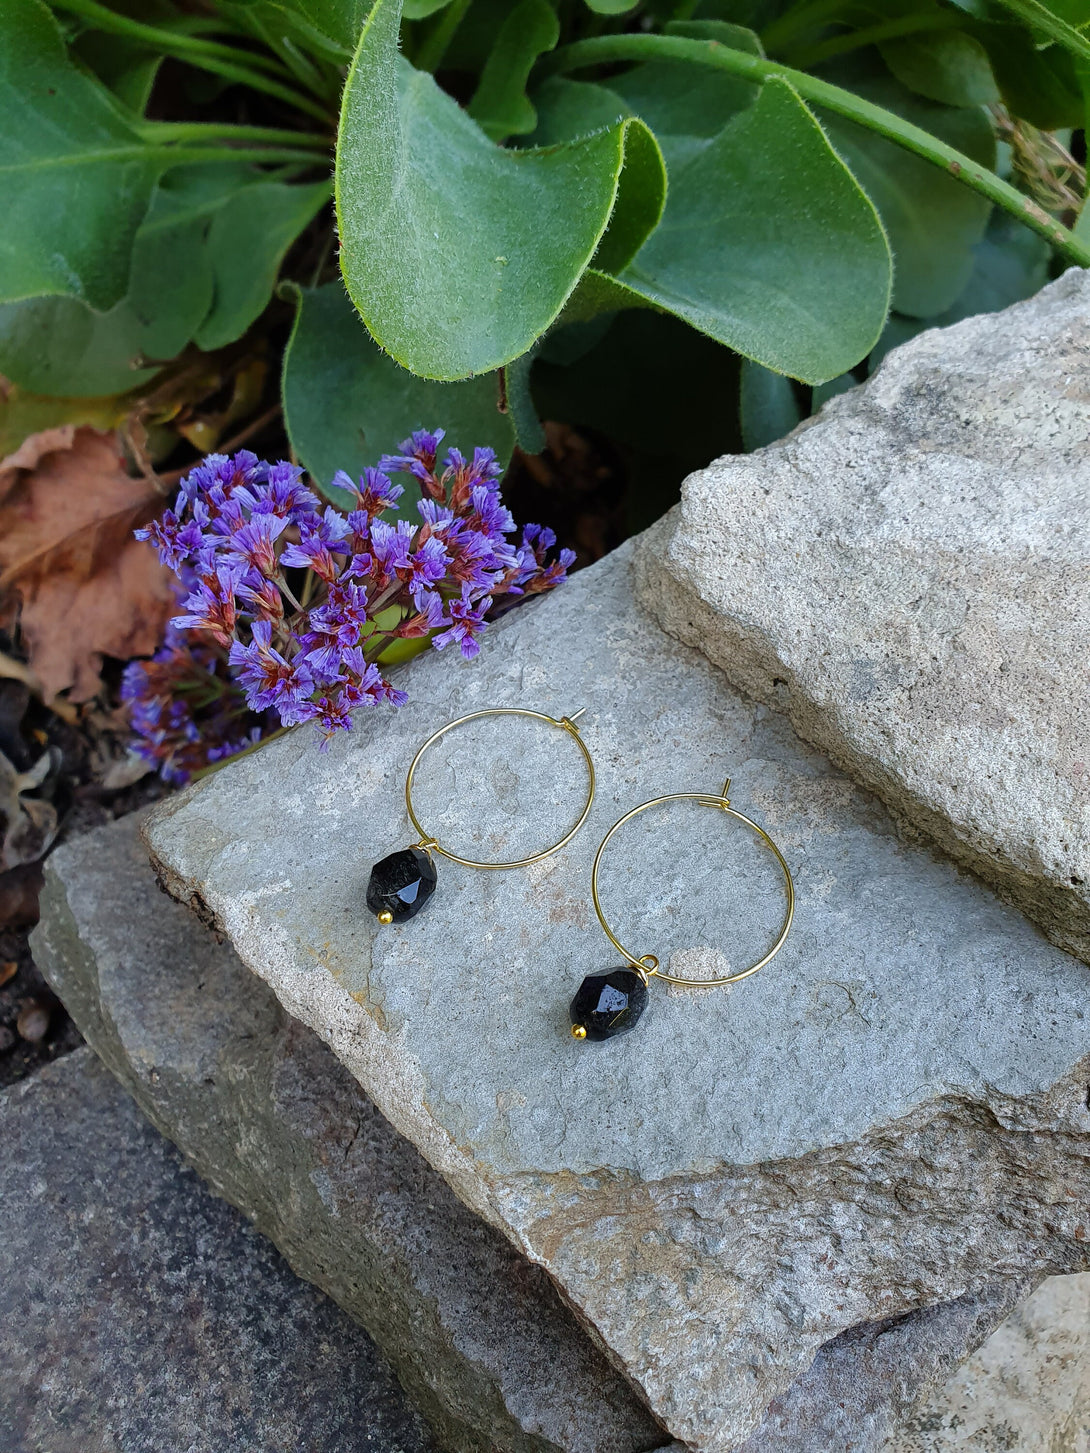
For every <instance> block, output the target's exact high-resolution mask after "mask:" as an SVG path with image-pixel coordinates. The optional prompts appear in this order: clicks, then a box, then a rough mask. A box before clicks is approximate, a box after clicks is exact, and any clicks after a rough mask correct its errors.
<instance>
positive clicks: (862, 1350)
mask: <svg viewBox="0 0 1090 1453" xmlns="http://www.w3.org/2000/svg"><path fill="white" fill-rule="evenodd" d="M42 907H43V917H42V922H41V926H40V927H39V929H38V930H37V932H36V933H35V935H34V951H35V953H36V955H37V957H38V960H39V962H40V963H41V965H42V966H43V967H44V968H45V970H46V971H47V973H48V975H49V977H50V979H51V981H52V982H53V984H54V985H55V986H56V987H57V989H58V990H59V991H60V992H61V993H63V995H64V997H65V999H66V1001H67V1002H68V1004H69V1005H70V1006H71V1007H72V1009H73V1012H74V1013H75V1014H76V1016H77V1018H78V1019H79V1022H80V1024H81V1025H82V1026H83V1029H84V1031H85V1032H86V1034H87V1036H88V1038H89V1039H90V1041H91V1043H92V1045H93V1047H94V1048H95V1050H96V1051H97V1053H98V1054H100V1055H101V1056H102V1057H103V1058H104V1060H105V1061H106V1062H107V1064H108V1065H109V1066H110V1067H111V1068H112V1069H113V1071H114V1073H115V1074H116V1075H117V1076H118V1078H119V1079H120V1080H121V1081H122V1083H123V1084H125V1086H126V1087H127V1088H128V1089H130V1091H131V1092H132V1093H133V1095H134V1096H135V1097H136V1099H137V1101H138V1102H139V1103H140V1105H141V1106H142V1107H143V1108H144V1109H145V1110H146V1111H147V1113H148V1114H149V1115H150V1116H151V1118H152V1119H153V1120H154V1122H155V1123H156V1124H157V1125H158V1126H159V1127H160V1129H162V1130H163V1131H165V1132H166V1133H167V1134H168V1135H169V1136H170V1137H171V1138H172V1139H173V1140H175V1141H176V1142H177V1143H178V1144H179V1145H180V1146H182V1148H183V1149H184V1150H185V1151H186V1153H187V1155H188V1157H189V1159H190V1160H191V1161H192V1163H193V1164H195V1165H196V1166H197V1168H198V1169H199V1170H200V1172H201V1173H202V1174H203V1175H204V1176H205V1177H206V1178H207V1179H208V1180H210V1181H211V1182H212V1183H213V1184H214V1185H216V1186H217V1187H218V1188H219V1189H220V1190H221V1191H222V1192H223V1193H224V1194H225V1195H227V1196H228V1197H229V1198H230V1199H231V1200H233V1201H234V1202H235V1204H236V1205H238V1206H240V1207H241V1208H242V1209H243V1210H245V1211H246V1212H247V1214H249V1215H250V1216H252V1217H253V1218H254V1220H255V1221H256V1222H257V1224H258V1225H259V1226H260V1227H261V1228H262V1229H264V1230H265V1231H266V1232H267V1233H268V1234H270V1235H271V1236H272V1237H274V1238H275V1240H276V1242H277V1244H278V1245H279V1246H280V1247H281V1249H282V1250H284V1251H285V1252H286V1254H287V1255H288V1256H289V1257H290V1259H291V1261H292V1264H293V1265H294V1266H295V1267H296V1268H297V1269H298V1270H299V1271H300V1272H302V1273H303V1274H304V1275H306V1276H307V1277H308V1278H310V1279H311V1280H313V1281H316V1282H317V1283H319V1284H320V1285H321V1286H322V1287H323V1288H324V1289H325V1290H326V1291H328V1292H329V1293H330V1294H331V1295H333V1296H334V1297H335V1298H336V1299H337V1300H338V1301H339V1302H340V1303H341V1304H342V1305H343V1306H344V1307H346V1308H347V1309H348V1310H350V1311H351V1312H353V1313H354V1314H355V1315H357V1316H358V1317H360V1318H361V1320H362V1321H364V1323H365V1324H366V1325H367V1326H368V1327H369V1328H371V1329H373V1331H374V1334H375V1336H376V1339H377V1340H378V1342H379V1344H380V1346H381V1347H382V1348H383V1349H384V1350H386V1351H387V1352H388V1354H389V1355H390V1357H391V1359H392V1360H393V1362H394V1365H395V1367H396V1368H397V1369H398V1372H399V1374H400V1376H401V1377H402V1380H403V1382H404V1384H405V1386H406V1388H408V1389H409V1390H410V1392H411V1393H412V1394H413V1396H415V1397H416V1398H417V1399H418V1401H419V1403H420V1405H421V1406H422V1407H424V1408H426V1409H427V1411H428V1413H429V1415H430V1417H431V1419H432V1421H433V1422H434V1424H435V1426H436V1428H437V1429H438V1430H439V1433H440V1436H441V1439H442V1441H443V1444H444V1446H446V1447H448V1448H452V1449H454V1448H456V1449H466V1450H472V1453H484V1450H485V1449H491V1448H496V1449H504V1450H506V1449H516V1450H520V1453H521V1450H534V1453H544V1450H556V1449H563V1450H564V1453H568V1450H570V1453H637V1450H640V1449H644V1448H649V1447H651V1446H653V1445H657V1444H658V1443H660V1442H661V1437H662V1435H661V1434H660V1432H659V1430H658V1429H657V1427H656V1426H655V1424H654V1423H653V1420H652V1419H651V1418H650V1416H649V1414H647V1413H646V1412H645V1411H644V1409H643V1408H642V1406H641V1405H640V1404H639V1403H638V1402H637V1400H636V1399H635V1397H634V1395H633V1392H632V1389H631V1388H630V1386H629V1385H628V1383H627V1382H626V1381H625V1379H624V1377H623V1376H622V1375H621V1374H620V1373H619V1372H618V1371H616V1370H614V1369H613V1368H611V1367H610V1366H609V1364H608V1363H606V1362H605V1360H604V1359H603V1358H602V1357H601V1356H600V1355H599V1353H598V1352H597V1350H596V1349H595V1348H594V1347H593V1345H592V1344H591V1342H590V1341H589V1339H588V1338H587V1336H586V1334H585V1333H584V1331H583V1330H582V1328H581V1327H579V1326H578V1325H577V1324H576V1323H575V1321H574V1319H573V1318H572V1317H571V1316H570V1314H569V1313H567V1312H566V1311H565V1309H564V1308H563V1307H561V1306H560V1305H559V1303H558V1300H557V1297H556V1294H555V1292H554V1291H553V1289H552V1286H551V1283H550V1282H549V1281H548V1279H547V1278H546V1277H545V1275H544V1273H543V1272H542V1271H541V1270H540V1269H539V1268H537V1267H533V1266H532V1265H531V1264H530V1263H529V1262H527V1261H525V1260H524V1259H523V1258H522V1257H521V1256H520V1255H519V1253H518V1252H516V1251H515V1250H514V1248H513V1247H512V1246H511V1245H510V1243H509V1242H507V1241H506V1240H505V1239H504V1238H502V1237H500V1236H499V1234H498V1233H497V1232H495V1231H494V1230H492V1229H491V1228H490V1227H487V1226H485V1225H484V1223H483V1222H481V1221H480V1220H478V1219H477V1217H475V1216H474V1215H473V1213H472V1212H470V1211H469V1210H468V1209H467V1208H466V1207H465V1206H463V1205H462V1203H461V1202H460V1201H458V1200H457V1199H456V1198H455V1197H454V1195H453V1194H452V1192H451V1191H450V1189H449V1187H448V1186H447V1185H446V1184H445V1183H444V1182H443V1181H442V1180H441V1179H440V1178H439V1177H438V1176H437V1175H436V1173H435V1172H434V1171H433V1170H432V1169H431V1167H430V1166H428V1164H427V1163H426V1162H425V1161H424V1160H423V1159H422V1158H421V1157H420V1155H419V1154H418V1153H417V1152H416V1151H415V1150H414V1149H413V1148H412V1146H410V1145H409V1143H408V1142H407V1141H406V1140H404V1139H403V1138H402V1137H401V1136H400V1135H398V1134H397V1132H396V1131H395V1130H394V1129H393V1128H392V1126H390V1125H389V1123H388V1122H387V1121H386V1120H384V1119H383V1118H382V1116H380V1115H379V1114H378V1112H377V1111H376V1110H375V1108H374V1106H373V1105H372V1104H371V1102H370V1101H369V1100H368V1099H367V1098H366V1096H365V1095H364V1094H363V1092H362V1090H361V1089H360V1087H359V1085H358V1084H357V1083H356V1081H355V1080H353V1079H352V1077H351V1076H350V1075H349V1074H348V1072H347V1071H346V1070H345V1068H344V1066H343V1065H341V1064H340V1062H339V1061H338V1060H337V1059H336V1057H335V1056H334V1055H333V1054H332V1052H331V1051H330V1050H329V1049H328V1048H327V1047H326V1046H325V1045H324V1044H323V1043H322V1042H321V1040H319V1039H318V1037H317V1036H316V1035H315V1034H314V1033H313V1032H312V1031H311V1030H309V1029H306V1028H305V1027H304V1026H302V1025H300V1024H298V1023H296V1022H294V1021H292V1020H289V1019H288V1018H287V1016H286V1015H285V1014H284V1012H283V1011H282V1010H281V1009H280V1008H279V1006H278V1005H277V1004H276V1001H275V999H274V998H273V996H272V994H271V993H270V991H269V990H268V989H267V988H266V986H265V985H264V984H262V982H261V981H260V980H259V979H258V978H256V977H255V976H254V975H253V974H251V973H250V972H249V970H248V969H246V967H245V966H244V965H243V964H242V963H241V962H240V961H239V959H238V958H237V956H236V955H235V954H234V952H233V951H232V950H231V949H230V947H229V946H227V945H225V944H217V943H216V941H215V939H214V938H213V936H212V934H211V933H210V932H209V931H208V930H207V929H205V928H203V927H202V926H201V925H200V924H199V923H198V922H197V920H196V918H195V917H194V916H193V914H191V913H189V912H188V911H187V910H186V909H184V908H182V907H181V906H180V905H178V904H175V903H172V902H171V901H170V900H169V899H168V898H166V897H165V896H164V895H163V894H162V892H161V891H160V890H159V889H158V887H157V886H156V884H155V880H154V876H153V874H152V871H151V868H150V865H149V863H148V861H147V857H146V854H145V853H144V851H143V849H142V846H141V844H140V842H139V840H138V836H137V820H136V818H135V817H132V818H129V819H126V820H123V821H120V822H116V823H113V824H111V825H110V826H108V827H106V828H103V829H102V830H100V831H96V832H93V833H89V834H87V835H86V836H85V837H82V838H80V839H78V840H76V841H74V842H72V843H70V844H68V845H66V846H64V847H62V848H61V849H60V850H59V851H58V852H56V853H55V854H54V855H53V856H52V857H51V858H50V860H49V863H48V866H47V879H46V889H45V893H44V894H43V900H42ZM1022 1288H1023V1284H1022V1283H1021V1282H1019V1281H1018V1280H1017V1279H1011V1278H1004V1277H1002V1276H1000V1277H996V1278H994V1279H992V1280H991V1281H990V1282H987V1283H985V1284H982V1285H981V1286H978V1287H977V1288H976V1289H975V1290H974V1291H973V1292H971V1293H967V1294H966V1295H965V1296H963V1297H961V1298H959V1299H957V1300H956V1301H953V1302H948V1303H944V1304H942V1305H939V1306H935V1307H929V1308H926V1309H924V1310H922V1311H919V1312H914V1313H909V1314H908V1315H906V1316H904V1317H902V1318H900V1319H899V1320H897V1321H895V1322H890V1321H888V1320H887V1321H882V1322H877V1323H870V1324H867V1325H866V1326H863V1327H860V1328H856V1329H853V1330H851V1331H849V1332H847V1333H844V1334H843V1335H842V1336H840V1337H837V1338H835V1339H834V1340H833V1341H832V1342H830V1343H827V1344H826V1345H825V1346H823V1347H821V1348H819V1350H818V1352H817V1355H816V1357H815V1358H814V1361H813V1363H812V1364H811V1366H810V1367H809V1368H808V1369H807V1370H806V1371H805V1372H804V1373H803V1374H802V1376H801V1377H800V1378H799V1379H798V1380H797V1381H796V1382H795V1383H793V1384H792V1386H791V1387H790V1388H789V1389H788V1391H787V1392H786V1393H785V1394H784V1396H783V1397H782V1398H780V1399H779V1400H778V1401H777V1402H776V1404H775V1405H774V1406H773V1407H772V1408H770V1409H769V1410H768V1412H767V1413H766V1415H765V1417H764V1419H763V1421H762V1423H761V1425H760V1427H759V1428H758V1429H757V1430H756V1432H754V1433H753V1435H752V1437H751V1438H750V1439H748V1440H747V1441H746V1443H745V1444H744V1445H742V1446H741V1447H740V1453H829V1450H830V1449H832V1448H835V1447H837V1446H838V1445H839V1444H842V1445H843V1446H845V1447H851V1448H852V1449H853V1450H855V1453H871V1450H876V1449H877V1448H878V1447H879V1446H880V1445H881V1444H882V1443H883V1442H884V1439H885V1436H886V1435H887V1433H889V1432H890V1431H891V1430H892V1431H894V1432H896V1431H898V1430H900V1429H901V1428H902V1427H903V1426H904V1425H905V1422H906V1419H909V1418H911V1417H912V1416H913V1415H914V1408H915V1405H916V1404H917V1402H918V1401H919V1399H920V1396H921V1390H924V1391H925V1392H926V1389H927V1388H928V1387H929V1385H930V1384H931V1383H933V1382H935V1381H941V1379H942V1378H943V1377H945V1376H946V1375H947V1373H948V1372H949V1371H950V1370H951V1369H952V1368H954V1367H956V1366H957V1365H958V1363H959V1362H960V1361H961V1360H962V1359H963V1358H964V1357H965V1356H966V1355H967V1353H969V1352H970V1351H971V1350H972V1349H973V1348H974V1347H975V1346H976V1345H978V1344H979V1343H980V1341H981V1340H982V1339H983V1338H984V1337H985V1336H986V1335H987V1333H988V1332H989V1331H990V1329H991V1328H992V1327H994V1326H996V1325H997V1323H998V1322H999V1321H1000V1320H1001V1319H1002V1318H1003V1316H1004V1315H1005V1313H1006V1312H1007V1311H1008V1310H1009V1308H1010V1307H1011V1305H1012V1304H1013V1302H1014V1301H1015V1300H1016V1299H1017V1296H1018V1294H1019V1292H1020V1291H1021V1290H1022ZM672 1446H675V1447H680V1445H672Z"/></svg>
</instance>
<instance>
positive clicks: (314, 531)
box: [280, 505, 348, 581]
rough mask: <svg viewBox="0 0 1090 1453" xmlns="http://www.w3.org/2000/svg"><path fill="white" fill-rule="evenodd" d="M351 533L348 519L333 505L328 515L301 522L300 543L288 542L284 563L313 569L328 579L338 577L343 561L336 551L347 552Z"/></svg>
mask: <svg viewBox="0 0 1090 1453" xmlns="http://www.w3.org/2000/svg"><path fill="white" fill-rule="evenodd" d="M347 534H348V523H347V521H346V520H345V518H344V516H343V515H339V514H338V513H337V511H336V510H335V509H334V508H333V506H332V505H329V506H328V507H327V508H326V512H325V514H324V515H314V516H312V517H311V518H310V519H308V520H304V521H303V522H302V523H301V524H300V526H299V543H298V545H288V547H287V548H286V549H285V550H284V552H283V554H282V555H281V556H280V563H281V564H282V565H295V566H298V567H299V568H300V569H304V570H313V571H314V573H315V575H318V576H320V577H321V578H322V579H323V580H325V581H333V580H336V578H337V576H338V575H339V574H340V570H341V565H340V562H338V561H337V560H335V559H334V558H333V556H334V553H335V552H336V553H337V554H343V553H344V552H345V551H346V548H347V547H346V546H345V544H344V540H345V537H346V536H347Z"/></svg>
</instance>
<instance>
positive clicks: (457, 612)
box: [432, 586, 492, 661]
mask: <svg viewBox="0 0 1090 1453" xmlns="http://www.w3.org/2000/svg"><path fill="white" fill-rule="evenodd" d="M491 604H492V597H491V596H490V595H486V596H485V597H484V599H483V600H476V601H475V600H474V599H473V592H472V590H471V589H470V587H469V586H466V587H465V588H464V589H463V590H462V596H461V599H460V600H450V601H448V602H447V610H448V611H449V613H450V619H451V622H452V624H451V626H450V628H449V630H445V631H443V632H442V634H441V635H438V636H436V637H435V640H434V641H433V642H432V645H433V646H434V647H435V649H436V650H437V651H442V650H444V649H445V647H447V646H449V645H450V643H451V642H452V641H457V642H458V644H459V646H460V647H461V649H462V655H463V656H464V657H465V658H466V660H467V661H472V660H473V658H474V656H476V654H477V652H478V651H479V650H480V649H481V647H480V642H479V641H478V639H477V637H478V636H479V635H480V633H481V632H482V631H483V630H484V625H485V620H484V617H485V612H486V611H487V610H488V608H489V606H490V605H491Z"/></svg>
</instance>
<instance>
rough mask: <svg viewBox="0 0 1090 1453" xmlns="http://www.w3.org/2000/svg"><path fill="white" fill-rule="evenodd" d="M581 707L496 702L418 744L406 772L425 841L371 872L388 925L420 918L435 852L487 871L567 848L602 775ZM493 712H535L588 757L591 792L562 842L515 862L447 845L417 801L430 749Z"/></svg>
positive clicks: (408, 803) (373, 897) (375, 908)
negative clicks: (416, 786)
mask: <svg viewBox="0 0 1090 1453" xmlns="http://www.w3.org/2000/svg"><path fill="white" fill-rule="evenodd" d="M586 709H587V708H586V707H585V706H581V707H580V708H579V710H578V711H573V712H572V714H571V715H570V716H562V717H559V718H558V717H552V716H547V715H546V714H545V713H544V712H541V711H531V710H530V709H529V708H528V707H523V706H493V707H487V708H485V709H484V710H482V711H472V712H469V713H468V714H467V715H466V716H459V717H456V718H455V719H454V721H449V722H447V723H446V725H445V726H442V727H440V728H439V730H438V731H436V732H433V733H432V734H431V736H430V737H429V738H428V739H427V741H426V742H424V743H423V745H422V746H421V747H419V748H418V750H417V753H416V755H415V756H414V757H413V759H412V761H411V762H410V764H409V770H408V772H407V773H406V776H405V808H406V811H407V812H408V815H409V821H410V822H411V823H412V825H413V827H414V828H415V829H416V831H417V832H418V833H419V834H420V840H419V841H418V842H417V843H416V844H414V845H413V846H412V847H409V848H403V849H402V850H401V851H399V852H396V853H391V854H390V855H389V856H388V857H385V858H383V859H382V860H381V862H378V863H376V864H375V866H374V867H373V868H372V870H371V877H370V880H369V882H368V885H367V906H368V908H370V910H371V911H372V913H374V915H375V917H376V918H377V920H378V922H379V923H380V924H382V925H384V926H388V925H389V924H391V923H400V922H403V921H404V920H406V919H408V918H412V917H414V916H415V915H416V914H417V913H419V912H420V910H421V908H423V906H424V904H425V903H426V902H427V901H428V899H429V898H430V897H431V895H432V894H433V893H434V891H435V885H436V882H437V874H436V869H435V858H434V856H433V855H434V854H438V855H439V856H440V857H444V858H447V859H449V860H450V861H451V862H452V863H457V864H459V866H460V867H463V868H478V869H481V870H482V871H485V872H494V871H506V870H507V869H509V868H528V867H530V866H531V864H533V863H540V862H541V861H542V860H543V859H545V858H549V857H552V855H553V854H554V853H558V852H560V850H561V849H562V848H565V847H567V845H568V843H570V842H571V840H572V838H573V837H574V836H575V835H576V833H577V832H578V831H579V829H580V828H581V827H582V826H583V824H584V823H585V822H586V820H587V818H588V817H589V816H590V810H591V807H592V806H593V804H594V793H595V790H596V780H595V773H594V760H593V758H592V757H591V754H590V751H589V749H588V748H587V744H586V742H584V740H583V738H582V735H581V734H580V731H579V727H578V726H577V725H576V722H577V721H578V719H579V717H581V716H582V715H583V714H584V712H585V711H586ZM492 716H521V717H530V718H532V719H533V720H535V721H540V722H544V723H546V725H548V726H552V727H556V728H558V729H559V730H560V731H563V732H565V733H567V734H568V735H569V736H571V737H572V738H573V739H574V741H575V743H576V745H577V746H578V748H579V750H580V752H581V753H582V756H583V763H584V766H585V767H586V769H587V796H586V801H585V803H584V805H583V809H582V811H581V812H580V814H579V816H578V817H577V818H576V820H575V823H574V824H573V826H572V827H570V828H569V829H568V831H567V832H566V833H565V834H564V836H563V837H562V838H560V839H559V841H557V842H555V843H553V844H552V845H551V846H550V847H547V848H544V849H543V850H542V851H541V852H538V853H531V854H530V855H529V856H528V857H525V858H516V859H513V860H511V861H509V862H501V863H486V862H479V861H477V860H475V859H473V858H466V857H462V856H461V855H460V854H458V853H455V852H452V851H451V849H450V848H445V847H443V845H442V844H441V843H440V842H439V841H438V840H437V839H436V838H435V837H433V836H432V835H431V834H430V833H429V832H428V830H427V829H426V828H425V827H424V825H423V823H422V822H421V821H420V818H419V817H418V816H417V812H416V808H415V806H414V805H413V783H414V781H415V778H416V771H417V768H418V767H419V766H420V763H421V761H422V759H423V757H424V754H425V753H426V752H427V751H428V749H429V748H430V747H432V746H434V745H435V743H436V742H438V741H440V740H441V739H442V738H443V737H445V736H446V735H447V733H448V732H452V731H454V730H455V729H456V728H457V727H460V726H465V725H467V723H469V722H472V721H480V720H481V719H482V718H484V717H492Z"/></svg>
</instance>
